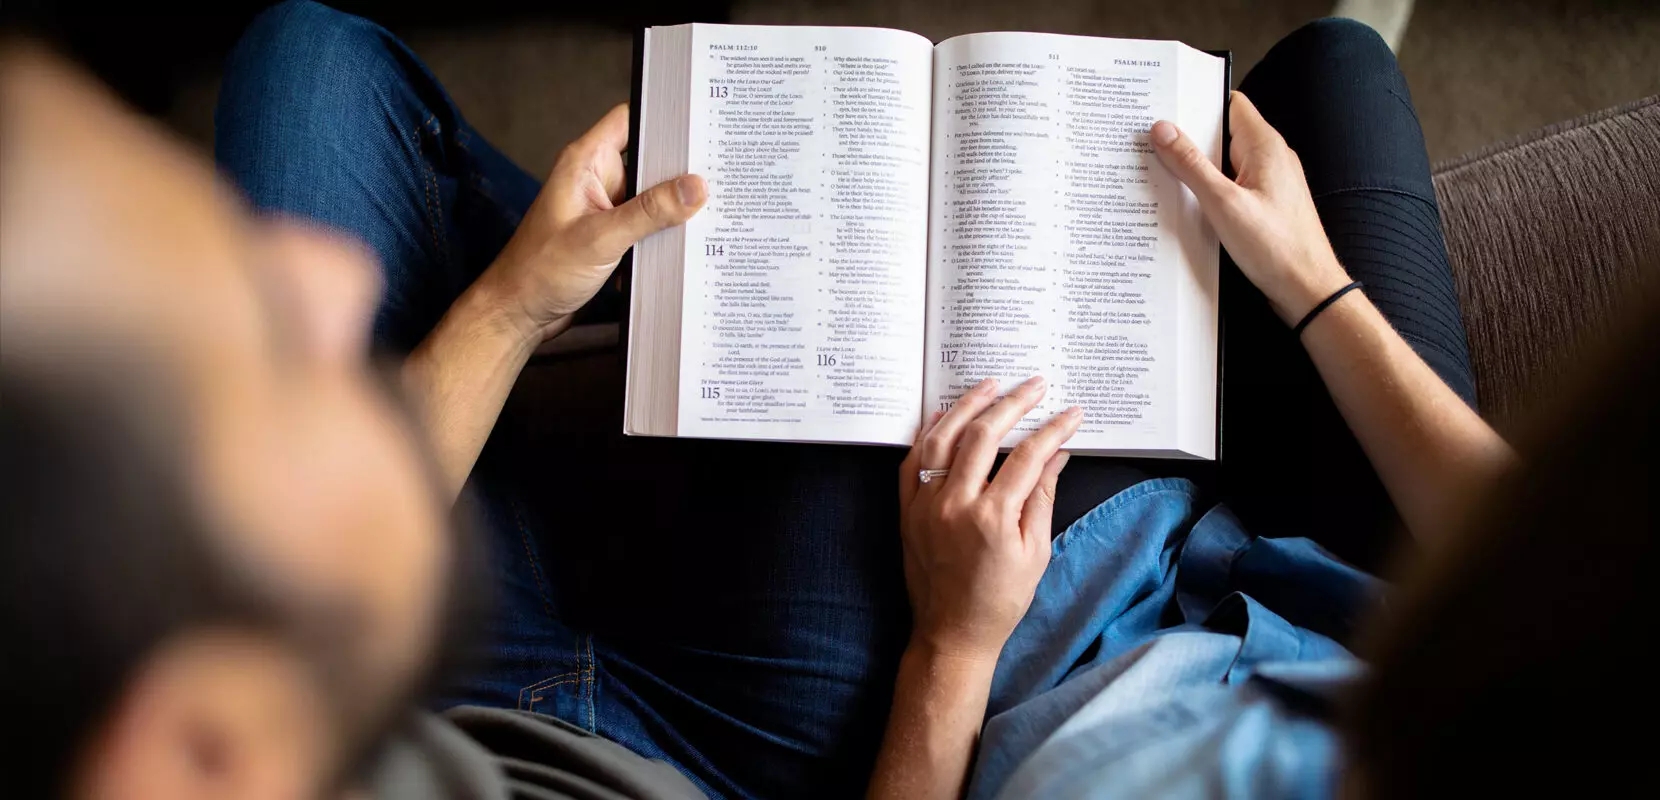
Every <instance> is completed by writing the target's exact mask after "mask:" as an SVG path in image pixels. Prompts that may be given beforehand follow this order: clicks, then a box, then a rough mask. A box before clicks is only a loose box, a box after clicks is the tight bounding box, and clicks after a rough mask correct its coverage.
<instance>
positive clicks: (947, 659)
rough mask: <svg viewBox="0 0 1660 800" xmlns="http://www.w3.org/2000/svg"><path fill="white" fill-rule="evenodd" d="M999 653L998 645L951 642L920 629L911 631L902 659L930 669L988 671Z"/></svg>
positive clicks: (957, 671) (959, 671) (968, 671)
mask: <svg viewBox="0 0 1660 800" xmlns="http://www.w3.org/2000/svg"><path fill="white" fill-rule="evenodd" d="M1001 652H1002V648H1001V647H988V646H985V645H975V644H966V643H959V642H953V641H950V640H948V639H945V638H942V637H937V636H929V635H926V634H923V633H921V632H915V633H912V634H911V639H910V642H909V643H908V644H906V646H905V658H906V659H907V660H909V661H913V662H917V663H919V664H927V665H930V666H931V667H932V669H931V670H930V671H935V670H944V671H949V672H954V673H965V674H969V673H978V672H990V671H991V670H993V669H995V668H996V667H997V657H998V655H999V654H1000V653H1001Z"/></svg>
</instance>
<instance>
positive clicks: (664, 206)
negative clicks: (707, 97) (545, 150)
mask: <svg viewBox="0 0 1660 800" xmlns="http://www.w3.org/2000/svg"><path fill="white" fill-rule="evenodd" d="M627 147H628V106H626V105H620V106H617V107H616V108H613V109H611V111H610V113H608V114H606V115H605V117H604V118H603V119H601V120H600V121H599V123H598V124H596V125H595V126H594V127H593V128H592V129H590V130H589V131H588V132H587V133H585V134H583V135H582V138H580V139H577V140H576V141H575V142H572V143H571V144H570V145H568V146H566V147H565V149H564V151H563V152H561V153H560V154H559V160H558V161H557V162H555V163H554V165H553V173H552V174H551V175H549V176H548V182H547V184H546V185H544V186H543V187H542V192H541V194H538V195H537V196H536V202H535V203H533V204H532V205H531V207H530V211H529V212H527V213H526V214H525V218H524V221H523V222H521V223H520V224H519V229H518V230H517V231H515V232H514V234H513V238H512V239H511V240H510V241H509V242H508V243H507V246H506V247H505V248H503V249H502V251H501V255H499V256H497V257H496V261H495V263H494V264H492V265H491V266H490V269H489V270H488V271H486V272H485V274H484V276H483V277H482V278H480V281H482V282H486V283H488V285H489V286H490V287H491V288H492V293H493V295H494V297H495V298H496V300H497V302H499V303H501V304H502V309H501V310H502V311H503V312H505V314H506V318H507V319H508V321H509V322H510V323H511V324H512V326H513V327H514V329H515V330H517V331H518V332H520V333H521V334H522V335H524V336H526V337H527V338H528V339H529V340H530V341H532V342H533V343H536V344H539V343H541V342H542V341H543V340H545V339H547V338H550V337H551V336H553V335H554V334H556V333H558V332H559V331H561V330H563V329H564V327H565V323H566V321H567V320H568V319H569V317H570V315H571V314H573V313H575V312H576V310H577V309H579V308H581V307H582V305H583V304H584V303H587V302H588V300H590V299H591V298H593V296H594V294H595V293H596V292H598V291H599V289H600V287H601V286H602V285H604V283H605V280H606V278H609V277H610V276H611V271H612V270H614V269H616V268H617V261H618V260H619V259H621V258H622V255H623V253H625V252H627V251H628V248H630V247H633V246H634V243H635V242H637V241H639V240H641V239H644V238H645V237H647V236H649V235H651V234H653V233H656V232H657V231H660V230H663V229H664V228H670V227H673V226H675V225H679V224H681V223H683V222H685V221H686V220H688V219H691V217H692V215H693V214H695V213H697V210H698V209H699V208H701V207H702V206H703V202H704V200H705V199H707V197H708V194H709V192H708V187H707V186H706V185H705V184H704V182H703V179H702V178H700V177H698V176H696V175H686V176H683V177H680V178H676V179H674V180H671V181H664V182H663V183H660V184H657V185H656V186H653V187H651V188H650V189H648V190H646V191H645V192H644V193H642V194H640V195H638V196H636V197H634V198H633V199H631V200H629V201H628V202H626V203H622V204H621V205H617V203H619V202H621V200H622V198H623V190H624V186H623V175H624V172H623V160H622V153H623V151H624V150H626V149H627Z"/></svg>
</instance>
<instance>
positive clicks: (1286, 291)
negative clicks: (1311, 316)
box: [1268, 255, 1353, 325]
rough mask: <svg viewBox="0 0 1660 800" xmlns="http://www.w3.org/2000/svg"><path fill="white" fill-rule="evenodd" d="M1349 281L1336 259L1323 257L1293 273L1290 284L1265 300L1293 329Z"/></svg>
mask: <svg viewBox="0 0 1660 800" xmlns="http://www.w3.org/2000/svg"><path fill="white" fill-rule="evenodd" d="M1351 280H1353V279H1352V278H1350V277H1349V273H1348V272H1347V271H1345V270H1344V269H1343V266H1342V265H1341V264H1339V263H1337V256H1335V255H1324V256H1321V257H1318V258H1317V259H1314V260H1313V261H1312V263H1310V264H1308V265H1307V266H1306V267H1303V268H1300V269H1296V270H1293V271H1292V277H1291V280H1289V281H1287V282H1286V285H1285V286H1284V287H1283V288H1282V289H1281V290H1280V291H1278V292H1276V293H1275V295H1274V296H1270V297H1269V298H1268V299H1269V300H1270V302H1271V303H1272V305H1273V306H1274V312H1275V313H1276V314H1278V315H1279V317H1280V320H1281V321H1283V322H1284V323H1285V324H1286V325H1296V324H1297V323H1298V322H1300V321H1301V320H1302V318H1303V317H1304V316H1305V315H1307V314H1308V312H1309V311H1311V310H1313V308H1314V307H1315V306H1317V305H1319V304H1320V303H1321V302H1323V301H1324V300H1325V299H1326V298H1328V297H1330V296H1331V295H1332V293H1333V292H1335V291H1337V290H1339V289H1342V288H1343V287H1345V286H1347V285H1349V282H1350V281H1351Z"/></svg>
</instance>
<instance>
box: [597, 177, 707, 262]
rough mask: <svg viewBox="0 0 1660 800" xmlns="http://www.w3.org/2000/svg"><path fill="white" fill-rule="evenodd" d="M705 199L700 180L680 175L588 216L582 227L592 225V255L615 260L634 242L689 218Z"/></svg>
mask: <svg viewBox="0 0 1660 800" xmlns="http://www.w3.org/2000/svg"><path fill="white" fill-rule="evenodd" d="M708 198H709V187H708V184H705V183H704V182H703V179H702V178H700V177H698V176H696V175H682V176H680V177H678V178H675V179H674V180H668V181H663V182H662V183H659V184H657V185H656V186H653V187H651V188H650V189H647V190H645V191H644V192H641V193H640V194H638V195H635V196H634V199H632V200H629V201H628V202H626V203H623V204H622V205H620V206H617V207H616V208H613V209H611V210H609V211H600V212H598V213H595V214H591V215H589V216H588V217H586V218H585V220H584V222H583V223H582V224H584V225H587V226H592V227H591V228H590V229H589V230H588V231H586V233H587V234H588V236H589V241H591V242H592V243H593V248H594V252H595V255H596V256H597V257H598V258H599V259H602V260H605V261H615V260H617V259H619V258H622V254H623V253H625V252H627V251H628V248H630V247H633V246H634V243H635V242H638V241H640V240H641V239H644V238H646V237H647V236H650V235H652V234H654V233H656V232H658V231H660V230H663V229H664V228H672V227H674V226H676V225H680V224H682V223H684V222H685V221H686V220H688V219H691V218H692V215H693V214H696V213H697V210H698V209H700V208H702V207H703V203H704V201H706V200H708Z"/></svg>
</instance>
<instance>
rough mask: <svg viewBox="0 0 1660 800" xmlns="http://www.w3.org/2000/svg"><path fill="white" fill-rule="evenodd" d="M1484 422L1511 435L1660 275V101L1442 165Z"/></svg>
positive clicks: (1440, 190)
mask: <svg viewBox="0 0 1660 800" xmlns="http://www.w3.org/2000/svg"><path fill="white" fill-rule="evenodd" d="M1435 190H1436V196H1437V198H1438V199H1439V201H1440V205H1441V224H1442V227H1443V229H1444V230H1445V233H1446V239H1447V252H1448V255H1449V256H1450V257H1451V259H1452V269H1453V277H1454V280H1455V282H1456V284H1457V286H1458V294H1459V301H1460V305H1461V307H1462V310H1463V314H1464V324H1465V327H1466V328H1467V329H1468V331H1469V340H1470V358H1471V366H1472V367H1473V369H1474V371H1475V378H1476V391H1477V394H1478V396H1479V399H1480V405H1481V410H1482V413H1483V415H1484V416H1486V417H1487V418H1488V419H1489V420H1491V421H1492V422H1493V423H1494V424H1495V425H1496V426H1498V427H1499V428H1500V429H1501V430H1506V429H1510V428H1512V427H1513V426H1514V424H1515V423H1516V422H1517V421H1518V420H1519V419H1520V418H1521V417H1522V416H1523V415H1524V414H1525V413H1526V412H1527V411H1528V410H1530V409H1533V408H1536V407H1538V406H1539V405H1541V403H1543V402H1544V401H1546V400H1547V399H1548V398H1550V397H1551V396H1553V395H1554V394H1555V393H1556V392H1558V391H1560V389H1561V388H1562V384H1563V382H1564V379H1565V378H1566V377H1568V375H1569V374H1570V372H1571V370H1570V369H1569V366H1570V365H1571V364H1573V363H1574V361H1575V359H1576V357H1577V356H1578V355H1580V354H1581V352H1582V351H1583V349H1584V348H1585V347H1586V346H1587V345H1588V344H1589V343H1590V342H1591V341H1593V339H1594V338H1595V335H1596V334H1597V333H1598V332H1600V331H1601V330H1603V329H1604V326H1605V325H1606V324H1607V323H1608V322H1609V321H1610V320H1611V318H1613V317H1615V316H1617V315H1618V314H1619V313H1620V312H1621V311H1622V308H1621V301H1622V299H1624V298H1627V297H1630V296H1632V295H1633V294H1634V293H1633V291H1632V290H1633V289H1634V288H1635V287H1636V286H1637V285H1638V284H1639V283H1641V282H1642V281H1644V280H1647V279H1650V278H1651V277H1652V276H1654V275H1655V274H1657V273H1660V95H1657V96H1655V97H1650V98H1648V99H1646V100H1640V101H1638V102H1635V103H1632V104H1630V105H1626V106H1621V107H1619V108H1614V109H1610V110H1607V111H1603V112H1600V113H1597V114H1593V115H1590V116H1587V117H1582V118H1580V119H1577V120H1573V121H1570V122H1566V123H1561V124H1558V125H1553V126H1551V127H1549V128H1545V129H1543V130H1540V131H1537V132H1535V133H1533V134H1530V135H1527V136H1524V137H1522V138H1520V139H1516V140H1513V141H1510V142H1505V143H1502V144H1499V145H1496V146H1494V147H1490V148H1487V149H1485V150H1482V151H1479V152H1476V153H1473V154H1471V155H1468V156H1465V157H1463V158H1459V159H1455V160H1453V161H1450V162H1446V163H1443V164H1440V165H1438V166H1437V167H1436V169H1435Z"/></svg>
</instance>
